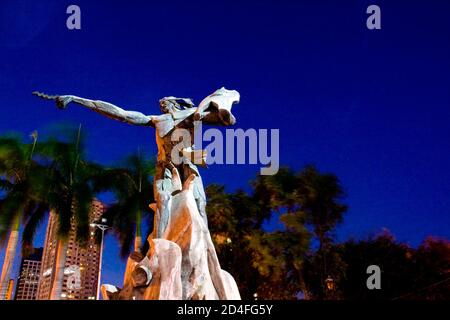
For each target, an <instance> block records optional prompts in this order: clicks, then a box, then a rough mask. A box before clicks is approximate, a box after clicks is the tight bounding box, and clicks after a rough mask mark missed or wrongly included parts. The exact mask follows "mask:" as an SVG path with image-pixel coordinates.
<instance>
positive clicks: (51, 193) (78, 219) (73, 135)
mask: <svg viewBox="0 0 450 320" xmlns="http://www.w3.org/2000/svg"><path fill="white" fill-rule="evenodd" d="M82 142H83V140H82V137H81V125H80V127H79V129H78V131H71V132H69V139H68V141H61V140H56V139H55V138H50V139H48V140H47V141H45V142H44V143H41V144H40V145H39V147H38V148H37V153H38V154H39V156H41V157H42V159H43V161H48V163H47V165H48V174H47V176H46V181H45V186H46V187H45V189H46V190H45V192H46V194H45V201H46V203H47V205H48V208H49V209H50V210H51V211H52V212H53V213H54V214H56V216H57V219H58V229H57V236H58V243H57V253H56V267H55V273H54V278H53V283H52V290H51V296H50V299H52V300H59V299H60V298H61V291H62V285H63V280H64V268H65V262H66V254H67V245H68V235H69V234H70V229H71V226H72V224H73V223H74V224H75V226H76V238H77V241H78V242H80V243H81V244H85V243H86V240H87V238H88V235H89V213H90V209H91V204H92V202H93V201H94V199H95V192H94V186H93V181H94V180H95V175H96V174H98V172H99V171H100V166H98V165H95V164H93V163H91V162H89V161H87V160H86V159H85V154H84V152H83V145H82Z"/></svg>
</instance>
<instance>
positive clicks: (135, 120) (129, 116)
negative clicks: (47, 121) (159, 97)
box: [33, 92, 154, 126]
mask: <svg viewBox="0 0 450 320" xmlns="http://www.w3.org/2000/svg"><path fill="white" fill-rule="evenodd" d="M33 94H34V95H37V96H39V97H41V98H44V99H51V100H55V101H56V106H57V107H58V108H60V109H65V108H66V107H67V105H68V104H69V103H70V102H74V103H77V104H79V105H82V106H84V107H86V108H89V109H91V110H94V111H95V112H98V113H100V114H102V115H105V116H107V117H108V118H111V119H115V120H119V121H122V122H126V123H129V124H135V125H141V126H154V123H153V119H154V117H153V116H147V115H144V114H143V113H140V112H137V111H127V110H124V109H122V108H119V107H117V106H115V105H113V104H111V103H108V102H104V101H100V100H89V99H84V98H80V97H77V96H71V95H65V96H49V95H46V94H43V93H39V92H33Z"/></svg>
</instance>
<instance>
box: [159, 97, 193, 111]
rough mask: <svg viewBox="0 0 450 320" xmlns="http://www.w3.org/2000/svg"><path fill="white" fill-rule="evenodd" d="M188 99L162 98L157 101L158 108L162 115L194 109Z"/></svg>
mask: <svg viewBox="0 0 450 320" xmlns="http://www.w3.org/2000/svg"><path fill="white" fill-rule="evenodd" d="M194 106H195V105H194V103H193V102H192V100H191V99H190V98H177V97H164V98H162V99H161V100H159V108H160V109H161V112H162V113H172V112H175V111H180V110H184V109H188V108H192V107H194Z"/></svg>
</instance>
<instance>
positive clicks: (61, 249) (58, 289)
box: [50, 240, 68, 300]
mask: <svg viewBox="0 0 450 320" xmlns="http://www.w3.org/2000/svg"><path fill="white" fill-rule="evenodd" d="M67 247H68V241H67V240H58V252H57V254H56V264H55V277H54V278H53V283H52V290H51V293H50V300H61V294H62V287H63V281H64V269H65V265H66V256H67Z"/></svg>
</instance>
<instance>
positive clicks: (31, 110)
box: [0, 0, 450, 285]
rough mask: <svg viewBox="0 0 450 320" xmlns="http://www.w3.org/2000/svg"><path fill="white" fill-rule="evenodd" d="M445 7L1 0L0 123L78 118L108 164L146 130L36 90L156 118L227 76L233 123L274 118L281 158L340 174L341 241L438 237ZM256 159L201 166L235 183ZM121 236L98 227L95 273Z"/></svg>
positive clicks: (12, 125)
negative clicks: (165, 104) (375, 11)
mask: <svg viewBox="0 0 450 320" xmlns="http://www.w3.org/2000/svg"><path fill="white" fill-rule="evenodd" d="M70 4H77V5H79V6H80V8H81V27H82V29H81V30H68V29H67V28H66V19H67V17H68V14H66V8H67V6H68V5H70ZM370 4H378V5H379V6H380V7H381V12H382V29H381V30H368V29H367V28H366V18H367V16H368V15H367V14H366V8H367V6H368V5H370ZM449 15H450V3H449V2H448V1H440V0H434V1H425V0H422V1H400V0H399V1H362V0H359V1H356V0H354V1H350V0H348V1H337V0H336V1H322V0H321V1H261V0H259V1H245V2H244V1H110V0H109V1H106V0H105V1H82V0H77V1H43V0H41V1H24V0H2V1H1V4H0V108H1V109H0V110H1V120H0V133H5V132H9V131H18V132H22V133H23V134H24V135H28V134H29V133H31V132H32V131H33V130H38V131H39V132H40V133H41V132H45V131H46V130H48V128H49V126H51V125H52V124H55V123H59V122H69V123H73V124H79V123H81V124H82V126H83V128H84V129H85V131H86V132H87V135H88V140H87V144H88V145H87V149H88V152H89V158H90V159H92V160H95V161H99V162H102V163H105V164H110V163H114V162H115V161H118V160H120V159H121V158H123V156H124V155H126V154H128V153H131V152H135V151H136V150H137V149H138V147H140V148H141V149H142V150H144V152H145V154H146V155H147V156H154V155H155V152H156V145H155V142H154V131H153V130H154V129H152V128H144V127H133V126H130V125H127V124H123V123H120V122H115V121H113V120H110V119H107V118H104V117H101V116H100V115H98V114H95V113H94V112H92V111H89V110H86V109H82V108H81V107H79V106H77V105H70V106H69V109H68V110H65V111H61V110H57V109H56V108H55V107H54V105H53V104H52V103H51V102H48V101H43V100H39V99H37V98H36V97H34V96H32V95H31V92H32V91H35V90H39V91H44V92H48V93H50V94H74V95H78V96H82V97H87V98H92V99H99V100H105V101H109V102H111V103H114V104H116V105H119V106H121V107H123V108H126V109H130V110H138V111H141V112H144V113H146V114H158V113H159V107H158V100H159V99H160V98H161V97H164V96H169V95H175V96H180V97H185V96H186V97H192V98H193V99H194V102H196V103H198V102H200V100H201V99H203V97H205V96H206V95H208V94H210V93H212V92H213V91H214V90H216V89H218V88H220V87H222V86H225V87H226V88H228V89H236V90H238V91H239V92H240V94H241V102H240V104H239V105H237V106H235V107H234V108H233V113H234V115H235V116H236V118H237V124H236V127H237V128H243V129H247V128H255V129H261V128H264V129H271V128H274V129H280V161H281V163H282V164H284V165H289V166H291V167H292V168H295V169H300V168H301V167H302V166H304V165H305V164H315V165H316V166H317V167H318V168H319V169H320V170H321V171H325V172H333V173H335V174H336V175H337V176H338V177H339V178H340V179H341V182H342V184H343V186H344V188H345V191H346V193H347V198H346V203H347V204H348V205H349V207H350V209H349V212H348V213H347V214H346V216H345V221H344V224H343V225H342V226H340V227H339V229H338V233H337V237H338V239H339V240H345V239H348V238H349V237H356V238H362V237H366V236H368V235H369V234H373V233H376V232H379V231H380V230H381V229H382V228H387V229H389V230H390V231H391V232H392V233H393V234H394V235H395V236H396V237H397V239H398V240H400V241H405V242H407V243H409V244H411V245H413V246H415V245H417V244H419V243H420V241H422V240H423V239H424V238H425V237H426V236H427V235H436V236H441V237H447V238H448V237H450V232H449V225H450V215H449V212H450V196H449V194H450V170H449V163H450V139H449V137H450V126H449V120H450V90H449V88H450V59H449V57H450V41H449V39H450V19H449V18H448V17H449ZM259 167H260V166H259V165H213V166H211V167H210V168H209V169H204V170H202V171H201V174H202V176H203V179H204V182H205V184H209V183H221V184H225V185H226V186H227V190H229V191H234V190H236V189H237V188H246V189H248V181H249V180H251V179H252V178H253V177H254V176H255V174H256V173H257V172H258V171H259ZM43 228H44V227H43ZM43 228H42V229H43ZM42 243H43V232H40V233H39V235H38V237H37V239H36V245H42ZM117 245H118V244H117V242H116V241H115V240H114V239H113V238H112V236H108V237H107V241H106V247H105V255H104V262H103V264H104V267H103V270H104V271H103V272H104V273H103V279H102V282H103V283H105V282H106V283H112V284H117V285H121V282H122V277H123V269H124V261H121V260H120V259H119V256H118V248H117ZM3 254H4V249H1V250H0V263H2V262H3ZM16 262H17V264H19V261H18V260H17V261H16Z"/></svg>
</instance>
